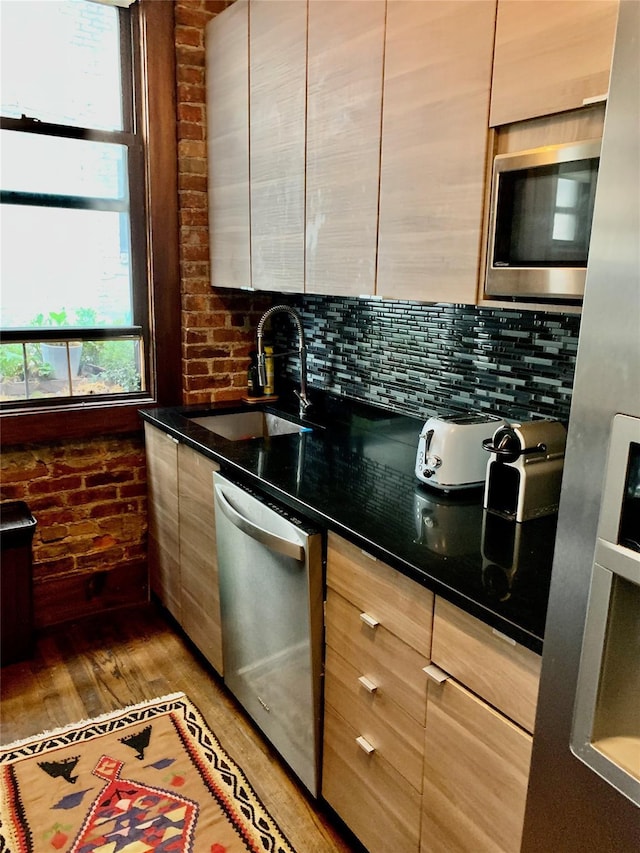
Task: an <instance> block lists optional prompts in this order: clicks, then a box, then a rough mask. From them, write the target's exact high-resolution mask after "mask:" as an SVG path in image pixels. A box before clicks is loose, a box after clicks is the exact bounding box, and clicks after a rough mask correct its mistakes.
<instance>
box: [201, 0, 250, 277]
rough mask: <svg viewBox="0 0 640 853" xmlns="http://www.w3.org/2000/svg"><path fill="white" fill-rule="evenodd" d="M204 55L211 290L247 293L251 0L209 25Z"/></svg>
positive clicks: (240, 1)
mask: <svg viewBox="0 0 640 853" xmlns="http://www.w3.org/2000/svg"><path fill="white" fill-rule="evenodd" d="M206 55H207V69H206V76H207V156H208V164H209V165H208V168H209V185H208V186H209V246H210V258H211V284H212V285H214V287H235V288H237V287H249V286H250V285H251V254H250V216H249V6H248V0H236V2H235V3H234V4H233V5H232V6H230V7H229V8H228V9H225V11H224V12H222V13H221V14H220V15H216V17H215V18H213V19H212V20H211V21H210V22H209V24H207V29H206Z"/></svg>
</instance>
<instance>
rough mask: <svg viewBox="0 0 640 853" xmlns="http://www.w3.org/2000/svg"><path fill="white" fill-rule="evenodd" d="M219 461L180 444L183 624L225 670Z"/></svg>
mask: <svg viewBox="0 0 640 853" xmlns="http://www.w3.org/2000/svg"><path fill="white" fill-rule="evenodd" d="M219 467H220V466H219V465H217V464H216V463H215V462H212V461H211V459H208V458H207V457H206V456H202V454H200V453H198V452H197V451H195V450H192V449H191V448H190V447H187V445H186V444H181V445H179V447H178V512H179V520H180V578H181V585H182V618H181V624H182V627H183V628H184V630H185V631H186V633H187V634H188V636H189V637H190V638H191V639H192V640H193V642H194V643H195V644H196V646H197V647H198V648H199V649H200V651H201V652H202V654H203V655H204V656H205V657H206V658H207V660H208V661H209V662H210V663H211V664H213V666H214V667H215V668H216V669H217V671H218V672H219V673H222V626H221V623H220V587H219V583H218V552H217V544H216V519H215V513H214V503H213V472H214V471H217V470H218V469H219Z"/></svg>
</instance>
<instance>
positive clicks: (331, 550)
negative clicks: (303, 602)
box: [327, 532, 433, 657]
mask: <svg viewBox="0 0 640 853" xmlns="http://www.w3.org/2000/svg"><path fill="white" fill-rule="evenodd" d="M327 585H328V586H330V587H331V588H332V589H335V590H336V591H337V592H339V593H340V594H341V595H342V596H343V597H344V598H346V599H347V600H348V601H351V602H352V603H353V604H354V605H355V606H356V607H359V608H360V610H362V611H364V612H366V613H368V614H369V615H370V616H371V617H372V618H374V619H375V620H377V621H378V622H380V624H381V625H383V626H384V627H385V628H386V629H387V630H388V631H391V633H393V634H395V635H396V637H399V638H400V639H401V640H404V641H405V643H409V645H410V646H413V648H414V649H416V650H417V651H419V652H420V653H421V654H423V655H425V657H429V655H430V654H431V623H432V616H433V594H432V593H431V592H430V591H429V590H428V589H425V588H424V587H422V586H420V584H417V583H415V581H412V580H411V579H410V578H408V577H405V575H403V574H401V573H400V572H397V571H396V570H395V569H392V568H391V567H390V566H387V565H386V564H385V563H382V562H380V561H379V560H375V559H373V558H372V557H369V556H367V555H366V554H364V553H363V552H362V551H361V550H360V548H356V546H355V545H352V544H351V543H350V542H347V541H346V540H345V539H342V538H341V537H340V536H336V535H335V534H334V533H331V532H330V533H329V546H328V550H327Z"/></svg>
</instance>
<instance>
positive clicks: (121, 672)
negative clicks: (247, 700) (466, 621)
mask: <svg viewBox="0 0 640 853" xmlns="http://www.w3.org/2000/svg"><path fill="white" fill-rule="evenodd" d="M0 691H1V702H0V743H3V744H7V743H11V742H12V741H14V740H17V739H19V738H23V737H27V736H28V735H32V734H36V733H39V732H41V731H45V730H48V729H53V728H57V727H59V726H64V725H66V724H68V723H72V722H76V721H78V720H82V719H86V718H88V717H95V716H97V715H99V714H103V713H106V712H108V711H113V710H116V709H118V708H122V707H124V706H126V705H131V704H134V703H136V702H142V701H144V700H145V699H154V698H156V697H158V696H163V695H166V694H169V693H175V692H177V691H183V692H184V693H186V694H187V695H188V696H189V698H190V699H191V701H192V702H193V703H194V704H195V705H197V707H198V708H199V710H200V711H201V713H202V714H203V716H204V717H205V719H206V720H207V722H208V724H209V726H210V728H211V729H212V730H213V731H214V732H215V734H216V735H217V737H218V738H219V740H220V741H221V743H222V745H223V746H224V748H225V749H226V750H227V752H228V753H229V755H230V756H231V757H232V758H233V759H235V761H237V763H238V764H239V765H240V766H241V767H242V769H243V770H244V771H245V773H246V774H247V776H248V778H249V779H250V780H251V782H252V784H253V786H254V788H255V790H256V792H257V794H258V796H259V797H260V798H261V799H262V801H263V802H264V804H265V806H266V807H267V809H268V810H269V812H270V813H271V815H272V816H273V818H274V819H275V820H276V821H277V823H278V824H279V826H280V828H281V829H282V831H283V832H284V833H285V835H286V836H287V837H288V839H289V841H290V842H291V844H292V845H293V847H294V848H295V849H296V851H298V853H335V851H338V853H361V851H362V850H363V848H362V847H361V846H360V845H359V844H358V842H357V841H355V840H354V839H353V838H352V837H351V836H350V834H349V833H348V831H347V830H345V829H344V827H343V826H342V825H341V824H340V822H339V820H338V819H337V818H335V816H334V815H333V813H332V812H331V811H330V809H329V808H328V807H327V806H324V805H323V804H318V803H316V802H315V801H314V800H313V798H311V797H310V796H308V795H307V794H306V792H305V791H304V789H303V788H302V787H301V786H300V785H299V784H298V783H297V782H296V781H295V780H294V779H293V778H292V776H291V775H290V774H289V773H288V772H287V770H286V768H285V766H284V764H283V763H282V761H281V760H280V758H279V757H278V755H277V754H276V753H275V751H274V750H273V749H272V748H271V747H270V745H269V744H268V743H266V742H265V741H264V740H263V739H262V737H261V735H260V734H259V733H258V731H257V729H256V728H255V727H254V725H253V724H252V722H251V721H250V720H249V718H248V717H247V715H246V714H245V713H244V712H243V711H242V709H241V708H240V706H239V705H238V704H237V703H236V701H235V699H234V698H233V697H232V696H231V695H230V693H229V692H228V691H227V690H226V688H225V687H224V685H223V683H222V679H220V678H219V676H217V674H216V673H215V672H214V671H213V670H212V669H211V668H210V667H209V666H208V664H207V663H206V662H205V661H204V659H203V658H202V657H201V656H200V655H199V654H198V653H197V651H195V650H194V648H193V647H192V645H191V644H190V643H189V642H188V641H187V640H185V638H184V635H183V634H182V633H181V632H180V631H179V629H177V628H176V627H174V625H173V624H172V623H171V621H170V618H169V617H166V616H165V614H164V612H163V611H161V610H160V608H157V607H156V606H155V605H154V604H150V605H148V606H144V607H136V608H127V609H123V610H119V611H116V612H113V613H108V614H104V615H102V616H101V617H99V618H96V617H91V618H90V619H87V620H82V621H78V622H74V623H71V624H67V625H64V626H61V627H58V628H50V629H48V630H47V631H46V632H45V633H43V634H42V635H41V636H40V637H39V638H38V641H37V645H36V650H35V654H34V656H33V658H32V659H31V660H28V661H24V662H20V663H15V664H12V665H10V666H6V667H4V668H2V670H0Z"/></svg>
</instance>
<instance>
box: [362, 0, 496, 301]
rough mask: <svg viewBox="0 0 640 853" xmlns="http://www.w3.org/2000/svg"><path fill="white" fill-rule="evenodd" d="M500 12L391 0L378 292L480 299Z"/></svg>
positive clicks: (480, 2) (488, 5)
mask: <svg viewBox="0 0 640 853" xmlns="http://www.w3.org/2000/svg"><path fill="white" fill-rule="evenodd" d="M495 10H496V4H495V0H470V2H465V0H459V2H435V0H428V2H421V3H415V2H411V0H393V2H390V3H389V4H388V9H387V37H386V49H385V79H384V108H383V122H382V162H381V183H380V223H379V250H378V252H379V254H378V286H377V293H378V295H380V296H383V297H390V298H396V299H415V300H424V301H436V302H438V301H445V302H463V303H468V304H473V303H475V302H476V296H477V284H478V270H479V263H480V240H481V227H482V208H483V197H484V172H485V162H486V149H487V141H488V127H487V125H488V116H489V89H490V84H491V65H492V58H493V37H494V25H495Z"/></svg>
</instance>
